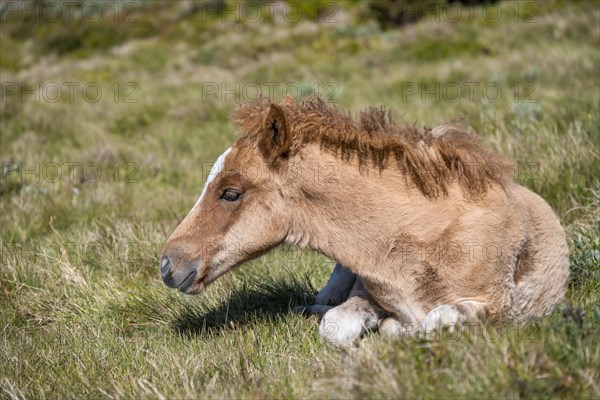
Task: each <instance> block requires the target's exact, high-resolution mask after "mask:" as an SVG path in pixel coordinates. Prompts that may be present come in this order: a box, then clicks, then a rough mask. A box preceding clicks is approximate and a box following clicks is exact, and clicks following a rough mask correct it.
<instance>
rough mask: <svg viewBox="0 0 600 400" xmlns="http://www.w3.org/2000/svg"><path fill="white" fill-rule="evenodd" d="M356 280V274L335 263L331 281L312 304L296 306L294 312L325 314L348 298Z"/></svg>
mask: <svg viewBox="0 0 600 400" xmlns="http://www.w3.org/2000/svg"><path fill="white" fill-rule="evenodd" d="M355 282H356V275H355V274H354V273H353V272H352V271H350V270H349V269H348V268H346V267H344V266H342V265H341V264H335V268H334V269H333V272H332V273H331V276H330V277H329V281H328V282H327V284H326V285H325V287H324V288H323V289H321V290H320V291H319V293H318V294H317V297H316V298H315V304H314V305H312V306H298V307H294V309H293V311H294V312H301V313H303V314H305V315H323V314H325V313H326V312H327V311H329V310H330V309H331V308H333V307H334V306H337V305H340V304H342V303H343V302H344V301H346V300H347V299H348V295H349V294H350V291H351V290H352V287H353V286H354V283H355Z"/></svg>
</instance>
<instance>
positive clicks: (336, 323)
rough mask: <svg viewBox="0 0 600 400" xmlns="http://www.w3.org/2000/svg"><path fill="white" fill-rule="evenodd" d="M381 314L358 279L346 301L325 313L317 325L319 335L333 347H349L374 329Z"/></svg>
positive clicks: (381, 311)
mask: <svg viewBox="0 0 600 400" xmlns="http://www.w3.org/2000/svg"><path fill="white" fill-rule="evenodd" d="M383 314H384V312H383V310H381V309H380V308H379V307H377V306H376V305H375V303H374V302H373V300H372V299H371V297H370V296H369V294H368V293H367V291H366V289H365V288H364V286H363V283H362V279H360V278H358V279H356V282H355V284H354V286H353V288H352V291H351V292H350V295H349V296H348V300H346V301H345V302H344V303H342V304H341V305H339V306H337V307H333V308H332V309H331V310H329V311H327V312H326V313H325V315H324V316H323V319H322V320H321V323H320V324H319V333H320V334H321V337H323V339H325V340H326V341H327V342H328V343H329V344H331V345H333V346H336V347H349V346H352V345H353V344H354V343H355V342H356V341H357V340H358V339H360V338H361V336H362V335H363V333H365V332H367V331H370V330H374V329H376V328H377V321H379V319H380V318H381V317H382V315H383Z"/></svg>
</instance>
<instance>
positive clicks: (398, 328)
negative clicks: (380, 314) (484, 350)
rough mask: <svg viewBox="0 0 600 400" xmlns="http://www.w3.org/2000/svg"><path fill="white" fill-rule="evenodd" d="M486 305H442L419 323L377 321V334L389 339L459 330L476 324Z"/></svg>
mask: <svg viewBox="0 0 600 400" xmlns="http://www.w3.org/2000/svg"><path fill="white" fill-rule="evenodd" d="M485 309H486V304H485V303H482V302H479V301H463V302H459V303H455V304H442V305H439V306H437V307H435V308H434V309H433V310H431V311H429V312H428V313H427V315H425V318H423V320H422V321H421V322H420V323H406V322H404V323H403V322H401V321H399V320H398V319H396V318H394V317H388V318H383V319H382V320H380V321H379V324H378V325H379V333H380V334H381V335H382V336H384V337H387V338H390V339H404V338H406V337H411V336H413V337H414V336H417V335H419V336H424V337H426V336H427V334H431V333H435V332H437V331H439V330H441V329H444V328H446V329H449V330H454V329H456V328H458V329H461V327H462V325H464V324H466V323H471V322H476V321H478V320H479V318H480V317H482V316H483V315H484V314H485Z"/></svg>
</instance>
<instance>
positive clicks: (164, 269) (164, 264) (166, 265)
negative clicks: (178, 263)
mask: <svg viewBox="0 0 600 400" xmlns="http://www.w3.org/2000/svg"><path fill="white" fill-rule="evenodd" d="M170 271H171V262H170V261H169V257H167V256H164V257H163V258H162V260H161V262H160V273H161V275H162V276H163V278H164V277H165V275H167V274H168V273H169V272H170Z"/></svg>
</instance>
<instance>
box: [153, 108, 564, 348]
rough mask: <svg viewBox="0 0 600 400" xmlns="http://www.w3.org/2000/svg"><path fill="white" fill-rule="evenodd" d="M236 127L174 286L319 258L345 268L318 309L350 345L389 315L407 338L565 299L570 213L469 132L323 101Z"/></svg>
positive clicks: (172, 273) (194, 286) (176, 236)
mask: <svg viewBox="0 0 600 400" xmlns="http://www.w3.org/2000/svg"><path fill="white" fill-rule="evenodd" d="M233 122H234V123H235V124H236V126H237V128H238V130H239V132H240V134H241V137H240V138H239V139H238V141H237V142H236V143H235V144H234V145H233V146H232V147H230V148H229V149H227V150H226V151H225V152H224V153H223V154H222V155H221V156H220V157H219V159H218V160H217V162H216V163H215V165H214V167H213V170H212V171H211V173H210V175H209V177H208V179H207V181H206V184H205V186H204V189H203V190H202V194H201V195H200V198H199V199H198V201H197V202H196V205H195V206H194V207H193V208H192V210H191V211H190V212H189V214H188V215H187V216H186V217H185V219H184V220H183V222H181V224H180V225H179V226H178V227H177V229H175V232H173V234H172V235H171V237H170V238H169V240H168V241H167V243H166V245H165V247H164V250H163V254H162V258H161V274H162V277H163V280H164V282H165V284H166V285H168V286H169V287H172V288H177V289H179V290H180V291H182V292H185V293H188V294H195V293H199V292H201V291H202V290H204V288H205V287H206V286H207V285H208V284H209V283H211V282H213V281H214V280H215V279H217V278H218V277H219V276H221V275H222V274H224V273H225V272H227V271H229V270H231V269H232V268H234V267H235V266H237V265H240V264H241V263H243V262H245V261H248V260H250V259H252V258H255V257H258V256H260V255H262V254H264V253H265V252H267V251H269V250H270V249H272V248H274V247H276V246H277V245H279V244H282V243H288V244H294V245H298V246H301V247H311V248H314V249H316V250H318V251H320V252H321V253H323V254H324V255H326V256H328V257H330V258H332V259H334V260H336V261H337V262H338V263H339V264H338V265H336V267H335V270H334V273H333V274H332V278H331V280H330V282H329V283H328V284H327V286H326V287H325V288H324V289H323V290H322V291H321V292H320V293H319V294H318V296H317V304H316V305H315V306H312V307H310V308H308V309H307V312H309V313H311V312H316V313H325V314H324V316H323V319H322V320H321V324H320V332H321V335H322V336H323V337H324V338H325V339H326V340H327V341H329V342H330V343H332V344H334V345H340V346H345V345H349V344H352V343H354V342H355V341H356V340H357V339H358V338H360V336H361V335H362V334H363V332H364V331H365V330H370V329H375V328H377V327H378V321H379V322H380V323H379V330H380V331H381V332H382V333H384V334H387V335H392V336H394V335H400V334H403V333H404V332H405V331H406V329H407V328H406V327H407V326H417V327H418V329H420V330H430V329H435V328H436V327H439V326H441V325H445V324H455V323H456V324H462V323H466V322H471V321H476V320H478V319H480V318H486V319H487V320H490V321H493V322H511V321H516V322H519V321H523V320H525V319H527V318H529V317H533V316H541V315H544V314H546V313H547V312H549V311H550V310H551V309H552V307H553V306H554V305H556V304H557V303H558V302H559V301H560V300H561V299H562V298H563V296H564V293H565V286H566V282H567V278H568V274H569V264H568V250H567V244H566V240H565V235H564V232H563V229H562V227H561V225H560V223H559V221H558V218H557V217H556V216H555V214H554V213H553V211H552V209H551V208H550V207H549V206H548V204H547V203H546V202H545V201H544V200H543V199H542V198H541V197H539V196H538V195H536V194H535V193H533V192H531V191H529V190H528V189H526V188H524V187H522V186H520V185H518V184H516V183H515V182H513V181H512V180H511V179H510V172H511V164H509V163H508V162H507V161H505V160H504V159H502V158H500V157H499V156H497V155H494V154H493V153H491V152H489V151H487V150H485V149H484V148H482V147H480V145H479V144H478V143H477V142H476V140H475V138H474V137H473V135H471V134H470V133H468V132H466V131H464V130H462V129H459V128H457V127H454V126H451V125H443V126H439V127H436V128H434V129H426V130H425V131H424V132H420V131H417V130H416V129H414V128H412V127H405V126H400V125H398V124H396V123H395V122H393V121H392V120H391V118H390V117H389V113H388V112H386V111H385V110H384V109H383V108H370V109H367V110H365V111H363V112H362V113H361V114H360V115H359V117H358V118H357V119H353V118H352V117H350V116H349V115H347V114H344V113H341V112H339V111H338V110H336V109H333V108H330V107H328V106H326V105H325V103H324V102H323V101H322V100H320V99H318V98H314V99H311V100H306V101H303V102H301V103H298V104H296V103H294V102H292V101H289V100H287V101H284V102H283V103H281V104H274V103H272V102H271V101H269V100H268V99H264V98H263V99H259V100H258V101H256V102H254V103H251V104H246V105H243V106H240V107H238V108H237V110H236V111H235V113H234V115H233ZM342 265H343V266H345V267H346V268H344V267H342Z"/></svg>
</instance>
